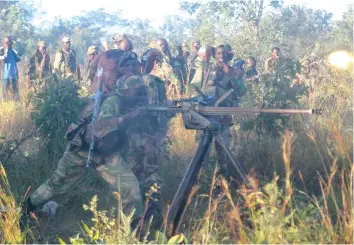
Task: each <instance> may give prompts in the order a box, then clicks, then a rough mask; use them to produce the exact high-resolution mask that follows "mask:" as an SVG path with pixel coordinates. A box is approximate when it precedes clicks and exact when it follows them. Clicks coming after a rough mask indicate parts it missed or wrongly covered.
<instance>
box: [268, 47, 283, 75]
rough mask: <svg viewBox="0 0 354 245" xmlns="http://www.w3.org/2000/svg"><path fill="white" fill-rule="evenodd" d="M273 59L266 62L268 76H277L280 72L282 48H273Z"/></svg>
mask: <svg viewBox="0 0 354 245" xmlns="http://www.w3.org/2000/svg"><path fill="white" fill-rule="evenodd" d="M271 51H272V57H270V58H269V59H267V60H266V62H265V71H266V73H268V74H275V73H276V72H277V70H278V67H279V63H280V60H281V58H280V48H278V47H273V48H272V50H271Z"/></svg>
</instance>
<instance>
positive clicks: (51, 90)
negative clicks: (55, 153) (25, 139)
mask: <svg viewBox="0 0 354 245" xmlns="http://www.w3.org/2000/svg"><path fill="white" fill-rule="evenodd" d="M78 91H79V87H78V85H77V84H75V82H74V81H71V80H60V79H58V78H57V77H56V76H55V75H54V76H53V77H51V78H50V79H48V81H47V89H46V90H44V91H39V92H38V93H33V92H32V93H30V94H29V101H30V103H31V106H32V109H33V111H32V112H31V114H30V115H31V120H32V121H33V122H34V124H35V126H36V127H37V128H38V131H39V133H41V134H43V135H44V136H45V137H46V138H47V139H51V140H54V139H63V136H64V133H65V130H66V129H67V127H68V126H69V124H70V123H71V122H73V121H75V120H76V118H77V115H78V112H79V111H80V110H81V109H82V107H83V105H84V103H85V99H83V98H81V97H80V96H79V93H78Z"/></svg>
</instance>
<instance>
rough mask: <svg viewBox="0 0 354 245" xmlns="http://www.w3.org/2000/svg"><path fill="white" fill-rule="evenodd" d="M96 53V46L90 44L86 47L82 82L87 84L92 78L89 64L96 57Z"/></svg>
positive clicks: (90, 82)
mask: <svg viewBox="0 0 354 245" xmlns="http://www.w3.org/2000/svg"><path fill="white" fill-rule="evenodd" d="M97 55H98V48H97V47H96V46H90V47H89V48H88V49H87V63H86V66H85V77H84V82H85V83H86V85H87V86H91V84H92V82H93V81H92V80H91V79H90V66H91V63H92V61H93V60H94V59H95V58H96V56H97Z"/></svg>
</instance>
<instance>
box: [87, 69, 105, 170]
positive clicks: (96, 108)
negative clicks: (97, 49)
mask: <svg viewBox="0 0 354 245" xmlns="http://www.w3.org/2000/svg"><path fill="white" fill-rule="evenodd" d="M102 75H103V67H100V68H98V70H97V80H98V88H97V92H96V94H95V96H94V97H93V99H94V100H95V105H94V107H93V114H92V121H91V123H92V136H91V142H90V149H89V153H88V157H87V162H86V167H87V168H88V167H90V165H91V158H92V151H93V149H94V148H95V123H96V121H97V118H98V115H99V113H100V107H101V102H102V97H103V90H102Z"/></svg>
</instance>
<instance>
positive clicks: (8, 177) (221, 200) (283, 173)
mask: <svg viewBox="0 0 354 245" xmlns="http://www.w3.org/2000/svg"><path fill="white" fill-rule="evenodd" d="M347 75H348V74H347V73H345V74H343V72H338V73H336V74H334V75H333V77H332V84H322V85H320V86H318V87H317V88H316V90H315V91H313V93H312V94H311V96H308V97H304V98H303V101H302V104H303V105H305V106H309V107H315V106H318V107H321V108H323V109H324V113H323V115H321V116H313V117H301V118H297V119H296V120H297V122H298V123H296V125H295V126H294V127H293V128H292V130H287V131H285V133H284V134H283V135H282V136H281V137H280V138H272V137H271V136H270V135H264V134H263V135H258V134H256V133H255V132H242V131H241V130H239V127H238V126H237V125H235V126H234V127H233V128H232V134H233V140H232V144H231V146H232V150H233V152H234V153H235V155H236V156H237V157H238V159H239V160H240V162H241V163H242V164H243V166H244V167H245V169H246V170H247V172H249V173H250V174H249V176H250V180H252V183H253V185H252V188H246V187H245V186H244V185H240V184H239V183H238V181H237V180H238V179H239V177H238V175H237V173H235V175H234V179H235V180H233V181H230V182H227V181H226V180H225V179H224V178H223V177H221V176H219V175H218V174H217V168H216V167H215V166H214V165H215V164H214V160H213V159H214V157H213V154H212V157H211V160H210V161H209V162H208V163H206V164H205V166H204V167H203V169H202V172H201V174H200V176H199V178H198V182H197V185H196V186H195V187H194V188H193V191H192V194H191V196H190V197H189V202H188V208H187V210H186V213H185V215H184V217H183V222H182V224H181V225H180V227H179V234H180V236H177V237H173V238H171V240H170V241H169V242H170V243H177V242H180V241H181V240H185V243H198V244H210V243H223V244H225V243H245V244H248V243H346V244H349V243H350V244H352V243H353V228H354V227H353V171H354V170H353V162H352V154H353V150H352V149H353V139H352V133H353V132H352V125H353V124H352V102H353V101H352V90H351V84H350V83H349V81H348V80H346V79H345V77H347ZM20 89H21V101H19V102H2V103H0V114H1V117H0V136H3V137H5V139H3V141H6V144H5V143H3V144H2V145H1V146H2V148H1V152H0V153H1V155H0V156H1V160H2V167H1V169H0V170H1V171H0V173H1V178H2V182H1V183H2V184H1V188H0V208H1V209H6V210H7V211H6V212H2V213H0V214H1V219H0V242H1V243H32V242H39V243H45V242H49V243H58V242H59V241H61V242H67V243H68V242H70V243H89V242H90V243H96V242H97V243H102V242H103V243H117V244H118V243H120V244H124V243H141V242H142V241H141V240H140V241H139V240H137V238H136V237H137V234H135V232H134V231H131V230H130V228H129V221H130V219H129V217H126V216H124V215H121V220H117V219H115V218H114V217H111V216H110V214H109V212H107V213H105V212H102V211H101V210H110V209H111V208H112V207H116V206H117V200H116V198H115V195H114V194H112V193H110V190H109V187H108V186H107V184H106V183H104V182H103V181H102V180H101V179H99V178H98V177H97V175H96V174H95V172H94V171H90V172H89V173H88V174H87V176H86V177H85V179H84V180H83V181H82V182H80V183H79V184H78V185H77V186H75V188H74V189H73V190H72V191H71V192H70V193H68V195H66V196H65V197H59V198H57V199H55V200H56V201H58V203H59V205H60V208H59V210H58V213H57V215H56V216H55V217H54V219H52V218H48V217H36V218H35V220H37V222H34V224H33V226H31V227H30V229H29V230H28V231H27V232H24V233H21V231H20V230H19V225H18V218H19V216H18V215H19V213H18V209H17V208H18V207H19V206H20V204H21V201H22V200H23V199H24V196H25V195H26V194H28V193H31V191H33V190H34V189H35V188H37V187H38V186H39V185H40V184H41V183H42V182H43V181H44V180H45V179H47V178H48V177H49V176H50V175H51V174H52V172H53V171H54V169H55V168H56V165H57V161H58V159H59V158H60V157H61V154H62V152H63V149H64V147H63V145H65V142H64V141H63V140H62V138H60V139H57V141H58V142H59V143H58V144H53V143H52V142H50V144H49V142H47V141H46V139H45V138H43V137H41V136H32V135H33V133H34V132H35V126H34V124H33V122H32V120H31V118H30V115H29V106H28V105H27V103H26V99H25V95H26V94H27V90H26V88H25V86H24V85H23V84H22V85H21V87H20ZM194 135H195V132H194V131H191V130H186V129H184V126H183V121H182V118H181V117H176V118H174V119H173V120H172V121H171V125H170V130H169V141H170V144H169V145H168V148H167V150H166V154H165V157H164V160H163V162H162V172H163V177H164V190H163V192H164V199H165V205H166V209H167V206H168V204H170V203H171V201H172V199H173V195H174V193H175V191H176V190H177V188H178V185H179V183H180V181H181V179H182V177H183V175H184V172H185V170H186V167H187V165H188V162H189V161H190V159H191V158H192V156H193V153H194V152H195V150H196V143H195V139H194ZM21 139H25V140H24V141H23V143H21V144H20V146H19V147H18V148H16V145H17V144H18V143H19V142H20V140H21ZM15 140H17V142H16V141H15ZM9 142H10V143H9ZM11 144H12V145H11ZM14 146H15V147H14ZM9 153H11V157H10V158H9V157H8V155H9ZM83 204H88V206H87V207H86V208H85V209H86V210H85V209H84V208H83ZM93 217H94V218H95V219H94V220H92V218H93ZM82 222H84V224H86V225H83V223H82ZM79 233H80V236H77V234H79ZM143 237H144V236H143ZM155 242H156V243H167V242H168V240H167V238H166V237H165V236H164V234H158V238H157V240H156V241H155Z"/></svg>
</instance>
